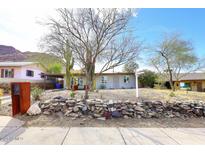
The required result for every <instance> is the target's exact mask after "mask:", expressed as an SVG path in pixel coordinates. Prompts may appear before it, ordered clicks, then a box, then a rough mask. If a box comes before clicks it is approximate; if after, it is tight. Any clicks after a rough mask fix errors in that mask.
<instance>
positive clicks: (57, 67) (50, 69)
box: [47, 63, 62, 74]
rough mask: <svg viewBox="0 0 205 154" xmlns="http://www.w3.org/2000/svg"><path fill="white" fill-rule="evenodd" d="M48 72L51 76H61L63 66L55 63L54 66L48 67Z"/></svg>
mask: <svg viewBox="0 0 205 154" xmlns="http://www.w3.org/2000/svg"><path fill="white" fill-rule="evenodd" d="M47 72H48V73H51V74H59V73H61V72H62V65H61V64H59V63H54V64H52V65H50V66H48V71H47Z"/></svg>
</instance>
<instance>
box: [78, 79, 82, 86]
mask: <svg viewBox="0 0 205 154" xmlns="http://www.w3.org/2000/svg"><path fill="white" fill-rule="evenodd" d="M78 85H79V86H83V79H82V78H78Z"/></svg>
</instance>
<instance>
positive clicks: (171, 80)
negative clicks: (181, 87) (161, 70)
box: [169, 70, 175, 91]
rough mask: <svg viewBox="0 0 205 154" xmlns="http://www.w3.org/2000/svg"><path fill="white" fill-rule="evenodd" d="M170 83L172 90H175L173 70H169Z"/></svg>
mask: <svg viewBox="0 0 205 154" xmlns="http://www.w3.org/2000/svg"><path fill="white" fill-rule="evenodd" d="M169 83H170V86H171V88H172V91H175V87H174V84H173V79H172V71H171V70H169Z"/></svg>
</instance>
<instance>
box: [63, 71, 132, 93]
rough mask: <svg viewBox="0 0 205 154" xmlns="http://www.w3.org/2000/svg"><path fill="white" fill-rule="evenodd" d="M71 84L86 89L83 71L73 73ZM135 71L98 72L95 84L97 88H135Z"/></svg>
mask: <svg viewBox="0 0 205 154" xmlns="http://www.w3.org/2000/svg"><path fill="white" fill-rule="evenodd" d="M73 76H74V77H73V78H72V79H71V85H77V86H78V89H84V86H85V83H86V78H85V74H83V73H73ZM135 83H136V80H135V74H134V73H124V72H119V73H102V74H99V73H96V74H95V80H94V86H95V88H96V89H132V88H135V86H136V85H135ZM64 84H65V83H64Z"/></svg>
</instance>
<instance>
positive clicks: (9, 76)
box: [3, 68, 14, 78]
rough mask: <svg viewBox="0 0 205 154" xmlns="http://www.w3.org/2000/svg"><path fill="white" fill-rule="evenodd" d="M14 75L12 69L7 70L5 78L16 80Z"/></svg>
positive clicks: (5, 70)
mask: <svg viewBox="0 0 205 154" xmlns="http://www.w3.org/2000/svg"><path fill="white" fill-rule="evenodd" d="M12 73H13V72H12V68H5V69H4V76H3V78H14V77H13V75H12Z"/></svg>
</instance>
